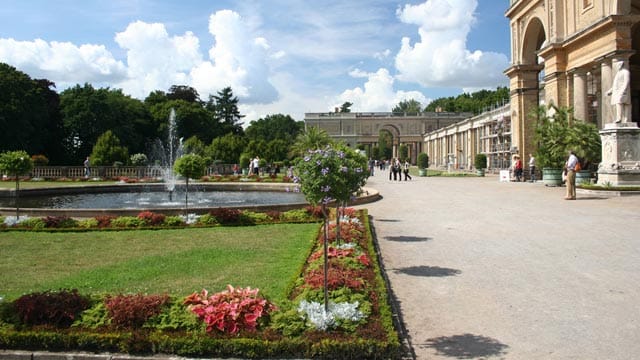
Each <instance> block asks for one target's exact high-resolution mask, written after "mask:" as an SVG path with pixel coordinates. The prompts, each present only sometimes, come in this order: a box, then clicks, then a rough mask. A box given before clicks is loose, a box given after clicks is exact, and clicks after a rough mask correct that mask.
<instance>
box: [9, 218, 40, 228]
mask: <svg viewBox="0 0 640 360" xmlns="http://www.w3.org/2000/svg"><path fill="white" fill-rule="evenodd" d="M16 226H18V227H21V228H26V229H34V230H39V229H44V228H45V227H46V223H45V222H44V220H43V219H41V218H28V219H25V220H21V221H20V222H19V223H17V224H16Z"/></svg>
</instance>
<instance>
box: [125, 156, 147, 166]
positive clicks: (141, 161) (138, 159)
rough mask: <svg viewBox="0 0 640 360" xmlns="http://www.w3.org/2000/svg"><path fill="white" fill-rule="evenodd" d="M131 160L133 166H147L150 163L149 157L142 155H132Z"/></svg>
mask: <svg viewBox="0 0 640 360" xmlns="http://www.w3.org/2000/svg"><path fill="white" fill-rule="evenodd" d="M130 160H131V165H133V166H146V165H147V164H148V163H149V159H148V158H147V155H145V154H140V153H138V154H133V155H131V158H130Z"/></svg>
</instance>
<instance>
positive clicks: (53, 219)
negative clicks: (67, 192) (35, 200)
mask: <svg viewBox="0 0 640 360" xmlns="http://www.w3.org/2000/svg"><path fill="white" fill-rule="evenodd" d="M43 221H44V223H45V227H47V228H72V227H76V226H77V225H78V221H77V220H75V219H72V218H70V217H68V216H47V217H45V218H44V219H43Z"/></svg>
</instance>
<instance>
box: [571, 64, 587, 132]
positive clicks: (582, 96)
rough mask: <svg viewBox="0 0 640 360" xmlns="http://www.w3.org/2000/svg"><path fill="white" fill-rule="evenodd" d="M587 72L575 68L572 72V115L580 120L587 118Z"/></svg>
mask: <svg viewBox="0 0 640 360" xmlns="http://www.w3.org/2000/svg"><path fill="white" fill-rule="evenodd" d="M587 105H588V104H587V72H586V71H584V70H582V69H576V70H575V71H574V72H573V116H574V118H576V119H578V120H582V121H586V120H587V114H588V110H587Z"/></svg>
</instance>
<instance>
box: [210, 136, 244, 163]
mask: <svg viewBox="0 0 640 360" xmlns="http://www.w3.org/2000/svg"><path fill="white" fill-rule="evenodd" d="M246 144H247V143H246V140H245V138H244V137H242V136H240V135H234V134H232V133H228V134H226V135H224V136H221V137H219V138H215V139H213V141H212V142H211V145H209V146H208V147H207V149H206V154H207V156H208V157H210V158H211V159H212V160H220V161H222V162H223V163H225V164H235V163H237V162H238V159H239V158H240V154H242V152H243V151H244V149H245V146H246Z"/></svg>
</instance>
